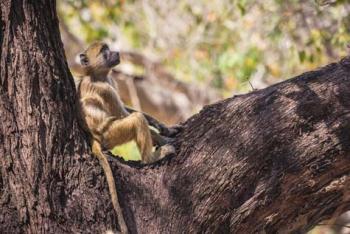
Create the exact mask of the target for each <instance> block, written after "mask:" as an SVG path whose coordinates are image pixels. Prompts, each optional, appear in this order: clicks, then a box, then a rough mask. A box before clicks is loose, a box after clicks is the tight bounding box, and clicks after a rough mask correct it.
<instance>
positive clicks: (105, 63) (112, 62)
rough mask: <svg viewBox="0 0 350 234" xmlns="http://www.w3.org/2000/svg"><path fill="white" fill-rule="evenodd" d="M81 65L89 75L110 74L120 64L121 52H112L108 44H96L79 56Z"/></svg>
mask: <svg viewBox="0 0 350 234" xmlns="http://www.w3.org/2000/svg"><path fill="white" fill-rule="evenodd" d="M79 57H80V63H81V65H82V66H83V67H84V69H85V70H86V72H87V73H88V75H89V74H91V73H95V74H101V73H102V74H103V73H108V72H109V70H110V69H111V68H112V67H114V66H116V65H118V64H119V63H120V57H119V52H117V51H111V50H110V49H109V47H108V46H107V44H105V43H101V42H96V43H94V44H92V45H90V46H89V47H88V48H87V49H86V50H85V52H83V53H81V54H80V55H79Z"/></svg>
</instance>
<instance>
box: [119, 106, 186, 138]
mask: <svg viewBox="0 0 350 234" xmlns="http://www.w3.org/2000/svg"><path fill="white" fill-rule="evenodd" d="M125 109H126V110H127V111H128V112H129V113H135V112H138V111H137V110H134V109H132V108H130V107H127V106H125ZM140 113H142V114H143V115H144V116H145V118H146V119H147V121H148V123H149V125H150V126H152V127H154V128H155V129H157V130H158V131H159V133H160V135H163V136H166V137H172V136H174V135H175V134H176V133H178V132H179V131H180V130H181V128H180V125H177V126H175V127H173V128H168V127H167V126H165V124H163V123H161V122H159V121H158V120H157V119H156V118H154V117H152V116H150V115H148V114H146V113H144V112H140Z"/></svg>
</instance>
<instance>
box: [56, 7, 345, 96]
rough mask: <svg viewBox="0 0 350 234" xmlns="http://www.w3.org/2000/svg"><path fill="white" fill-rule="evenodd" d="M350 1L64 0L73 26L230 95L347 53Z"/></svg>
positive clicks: (92, 37)
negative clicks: (148, 57) (157, 61)
mask: <svg viewBox="0 0 350 234" xmlns="http://www.w3.org/2000/svg"><path fill="white" fill-rule="evenodd" d="M347 2H348V1H339V0H338V1H336V0H334V1H325V0H318V1H317V0H308V1H303V0H202V1H198V0H167V1H163V0H139V1H135V0H134V1H133V0H120V1H115V0H101V1H88V0H62V1H59V10H60V13H61V16H62V18H63V20H64V22H65V23H66V24H67V25H68V27H69V28H74V30H72V33H74V34H75V35H76V36H77V37H79V38H80V39H82V40H83V41H85V42H87V43H90V42H92V41H95V40H101V39H102V40H104V39H106V38H108V40H109V41H113V42H115V43H117V44H118V45H119V46H120V47H121V48H123V49H132V50H137V51H140V52H142V53H144V54H146V55H147V56H150V57H152V58H156V59H158V60H160V61H161V63H162V64H163V65H164V66H166V68H167V69H168V70H169V71H170V72H171V73H172V74H174V75H175V76H176V77H177V78H178V79H181V80H183V81H185V82H199V83H203V84H205V85H208V86H211V87H215V88H216V89H217V90H219V92H221V93H222V94H223V95H224V96H231V95H232V94H233V93H235V92H246V91H248V90H250V88H251V87H250V85H249V84H248V82H247V81H248V80H251V82H252V83H253V85H254V84H256V86H258V88H260V86H263V84H265V83H266V84H271V83H275V82H276V81H279V80H280V79H281V78H287V77H291V76H293V75H296V74H298V73H301V72H303V71H306V70H310V69H314V68H316V67H318V66H320V65H323V64H326V63H329V62H330V61H334V60H336V59H339V58H340V57H342V56H345V55H346V54H347V50H346V46H347V43H348V42H349V38H350V33H349V27H350V18H349V15H348V14H349V12H350V4H349V3H347Z"/></svg>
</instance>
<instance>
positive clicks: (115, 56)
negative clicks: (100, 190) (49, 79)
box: [78, 42, 173, 233]
mask: <svg viewBox="0 0 350 234" xmlns="http://www.w3.org/2000/svg"><path fill="white" fill-rule="evenodd" d="M80 60H81V64H82V66H83V70H84V72H85V74H84V75H85V77H84V78H82V79H81V80H80V83H79V85H78V96H79V108H80V114H81V118H82V120H83V122H84V126H85V127H86V128H87V130H88V131H89V132H90V133H91V136H92V151H93V153H94V155H96V156H97V157H98V159H99V161H100V164H101V165H102V167H103V169H104V172H105V174H106V177H107V182H108V186H109V190H110V193H111V199H112V203H113V206H114V209H115V211H116V213H117V215H118V221H119V224H120V228H121V231H122V233H127V232H128V231H127V226H126V224H125V221H124V218H123V215H122V210H121V208H120V206H119V202H118V196H117V192H116V189H115V182H114V178H113V174H112V170H111V168H110V165H109V163H108V161H107V158H106V156H105V155H104V154H103V152H102V148H105V149H112V148H113V147H115V146H117V145H121V144H124V143H126V142H128V141H131V140H135V142H136V144H137V146H138V148H139V150H140V153H141V160H142V162H144V163H151V162H154V161H156V160H158V159H160V158H162V157H164V156H165V155H166V154H168V153H172V152H173V147H171V146H170V145H165V146H162V147H160V149H159V150H158V151H156V152H155V153H153V152H152V148H153V142H152V138H153V139H154V140H155V141H156V144H158V146H161V145H164V144H165V143H166V138H164V137H162V136H160V135H159V134H158V133H157V132H155V131H151V130H150V129H149V126H148V122H147V119H146V118H145V116H144V115H143V114H142V113H139V112H133V113H132V114H130V113H129V112H128V111H127V110H126V108H125V107H124V105H123V103H122V101H121V100H120V97H119V95H118V89H117V86H116V84H115V83H114V82H113V80H112V79H110V78H109V77H108V72H109V70H110V69H111V68H112V67H113V66H115V65H117V64H119V53H118V52H113V51H110V50H109V48H108V46H107V45H106V44H104V43H100V42H97V43H94V44H92V45H91V46H90V47H88V49H87V50H86V51H84V52H83V53H82V54H80ZM149 118H151V117H149ZM151 119H152V120H151V121H153V120H154V119H153V118H151ZM159 126H161V127H164V126H163V125H161V124H159ZM164 129H165V128H164ZM164 129H162V130H161V132H162V131H163V132H168V133H169V132H171V131H169V130H164Z"/></svg>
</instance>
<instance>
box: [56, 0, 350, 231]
mask: <svg viewBox="0 0 350 234" xmlns="http://www.w3.org/2000/svg"><path fill="white" fill-rule="evenodd" d="M58 12H59V17H60V21H61V26H62V27H61V31H62V35H63V36H62V37H63V42H64V44H65V48H66V54H67V59H68V61H69V63H70V66H71V70H72V71H73V74H74V73H75V71H76V69H75V68H74V66H75V65H74V60H75V58H74V55H76V53H78V52H79V51H78V50H82V48H85V47H86V45H87V44H89V43H91V42H93V41H96V40H104V41H106V42H108V43H110V44H111V45H112V47H114V48H119V49H121V50H122V51H124V52H125V53H124V54H125V55H124V57H125V58H128V60H129V62H130V61H131V65H132V66H131V68H130V66H125V64H126V61H124V60H123V61H122V64H121V67H123V66H125V67H124V70H123V69H121V71H118V72H113V76H114V78H115V79H116V80H117V81H118V82H119V83H118V85H119V86H120V87H121V89H120V91H121V96H122V99H123V100H124V102H126V103H127V104H130V105H132V106H134V107H135V106H136V108H137V109H142V110H144V111H146V112H149V113H151V114H152V115H154V116H156V117H157V118H159V119H160V120H162V121H164V122H166V123H168V124H174V123H176V122H178V121H183V120H185V119H186V118H188V117H189V116H190V115H192V114H193V113H195V112H197V111H198V110H200V108H201V107H202V106H203V105H205V104H208V103H211V102H214V101H216V100H218V99H219V98H224V97H230V96H232V95H233V94H235V93H244V92H249V91H251V90H252V89H253V88H257V89H260V88H264V87H266V86H268V85H271V84H273V83H276V82H279V81H281V80H282V79H286V78H290V77H292V76H295V75H298V74H300V73H302V72H305V71H308V70H311V69H315V68H317V67H319V66H322V65H325V64H327V63H330V62H334V61H337V60H339V59H340V58H341V57H343V56H346V55H347V54H348V52H349V51H348V48H347V46H348V43H349V41H350V16H349V13H350V1H348V0H201V1H199V0H166V1H164V0H119V1H118V0H100V1H89V0H60V1H58ZM64 31H69V33H68V34H67V32H66V33H64ZM65 34H66V35H68V36H64V35H65ZM72 44H78V47H77V48H74V47H72ZM135 52H136V53H135ZM122 56H123V55H122ZM118 68H119V67H118ZM125 71H127V72H125ZM142 77H143V78H144V79H140V78H142ZM146 78H147V79H146ZM130 80H132V82H131V83H130V82H129V81H130ZM140 80H143V81H142V82H140ZM147 82H148V83H147ZM130 84H131V85H130ZM198 87H201V89H199V88H198ZM124 90H127V91H128V92H126V91H125V92H124ZM150 90H151V91H150ZM213 90H214V92H215V95H214V94H213V95H212V94H211V91H213ZM147 91H148V92H149V94H148V95H147ZM199 100H200V101H199ZM113 153H115V154H118V155H127V157H126V158H127V159H134V160H136V159H139V157H140V155H139V153H138V151H137V149H136V147H135V143H129V144H127V145H124V146H122V147H117V148H115V149H114V150H113ZM344 217H345V218H344ZM349 220H350V217H349V214H345V215H343V216H342V218H339V219H337V220H336V221H334V222H331V223H333V226H332V227H327V226H324V225H321V226H319V227H317V228H316V229H314V230H313V231H312V233H313V234H319V233H350V228H347V227H344V225H346V224H347V223H349V222H350V221H349Z"/></svg>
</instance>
